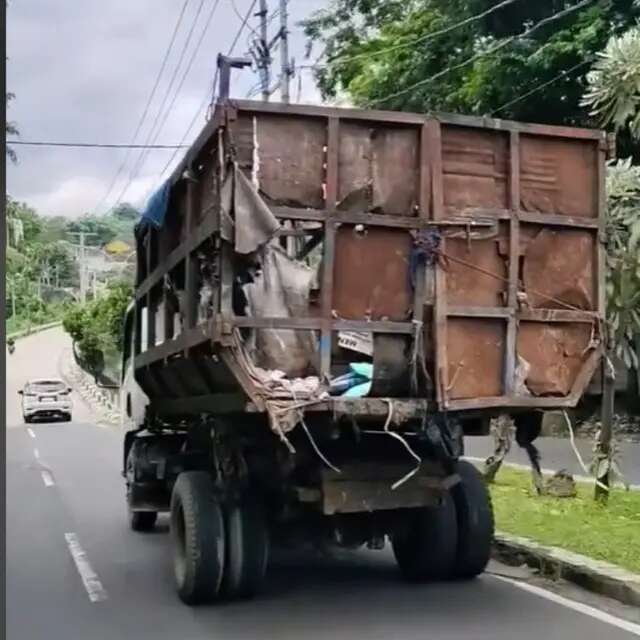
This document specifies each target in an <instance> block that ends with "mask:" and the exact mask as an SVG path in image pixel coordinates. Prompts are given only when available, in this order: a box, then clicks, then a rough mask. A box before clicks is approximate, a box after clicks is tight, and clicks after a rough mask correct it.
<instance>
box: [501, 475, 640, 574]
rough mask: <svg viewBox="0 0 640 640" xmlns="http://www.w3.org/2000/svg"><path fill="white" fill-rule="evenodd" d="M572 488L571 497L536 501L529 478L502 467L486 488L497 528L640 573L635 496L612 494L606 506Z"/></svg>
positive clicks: (585, 488)
mask: <svg viewBox="0 0 640 640" xmlns="http://www.w3.org/2000/svg"><path fill="white" fill-rule="evenodd" d="M577 484H578V486H577V489H578V496H577V497H576V498H553V497H550V496H537V495H536V494H535V493H534V491H533V490H532V487H531V475H530V474H529V473H527V472H523V471H514V470H513V469H508V468H503V469H502V470H501V472H500V475H499V476H498V479H497V480H496V482H495V484H492V485H491V498H492V501H493V509H494V513H495V519H496V528H497V529H499V530H501V531H504V532H506V533H510V534H513V535H517V536H524V537H527V538H532V539H533V540H536V541H537V542H540V543H542V544H548V545H553V546H558V547H561V548H563V549H567V550H569V551H574V552H576V553H582V554H584V555H586V556H589V557H591V558H595V559H597V560H605V561H607V562H612V563H613V564H617V565H619V566H621V567H624V568H626V569H629V570H630V571H635V572H638V571H640V536H638V534H637V531H638V528H639V527H640V491H628V492H627V491H622V490H620V489H614V490H613V491H612V492H611V497H610V499H609V502H608V504H607V506H606V507H605V506H603V505H601V504H600V503H598V502H594V500H593V489H592V486H593V485H592V484H586V483H577Z"/></svg>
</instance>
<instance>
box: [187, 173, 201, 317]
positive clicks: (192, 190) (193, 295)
mask: <svg viewBox="0 0 640 640" xmlns="http://www.w3.org/2000/svg"><path fill="white" fill-rule="evenodd" d="M196 206H197V201H196V183H195V182H194V181H193V179H192V178H187V220H186V228H187V233H186V238H185V242H186V243H188V242H189V239H190V237H191V234H192V232H193V227H194V224H195V219H196ZM184 268H185V305H186V308H185V312H184V323H185V328H186V329H192V328H193V327H195V326H196V320H197V308H198V306H197V305H198V302H197V298H198V291H197V286H198V270H197V263H196V259H195V257H194V256H193V255H192V253H191V252H188V253H187V255H186V256H185V265H184Z"/></svg>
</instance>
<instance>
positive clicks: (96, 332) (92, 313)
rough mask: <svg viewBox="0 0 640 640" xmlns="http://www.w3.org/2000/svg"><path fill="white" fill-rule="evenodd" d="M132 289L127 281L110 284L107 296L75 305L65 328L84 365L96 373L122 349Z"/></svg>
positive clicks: (67, 313)
mask: <svg viewBox="0 0 640 640" xmlns="http://www.w3.org/2000/svg"><path fill="white" fill-rule="evenodd" d="M132 294H133V289H132V287H131V285H130V284H128V283H125V282H114V283H111V284H110V285H109V288H108V290H107V293H106V295H104V296H103V297H101V298H98V299H97V300H92V301H90V302H88V303H86V304H84V305H81V304H74V305H72V306H71V307H70V308H69V309H68V310H67V312H66V313H65V315H64V318H63V327H64V329H65V331H66V332H67V333H68V334H69V335H70V336H71V338H72V339H73V341H74V344H75V346H76V348H77V351H78V352H79V356H80V358H81V360H82V363H83V365H84V366H85V367H86V368H87V370H89V371H90V372H91V373H93V374H94V375H99V374H101V373H102V372H103V368H104V364H105V360H112V359H113V355H114V354H117V353H119V352H121V351H122V347H123V333H122V332H123V321H124V314H125V311H126V309H127V306H128V304H129V302H130V301H131V296H132Z"/></svg>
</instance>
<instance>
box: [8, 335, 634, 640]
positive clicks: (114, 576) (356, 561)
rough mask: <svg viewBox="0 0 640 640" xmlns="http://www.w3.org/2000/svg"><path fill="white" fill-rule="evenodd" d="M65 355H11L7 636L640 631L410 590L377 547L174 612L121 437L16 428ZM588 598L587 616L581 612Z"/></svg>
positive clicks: (496, 590) (476, 586) (593, 634)
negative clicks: (29, 396) (136, 526)
mask: <svg viewBox="0 0 640 640" xmlns="http://www.w3.org/2000/svg"><path fill="white" fill-rule="evenodd" d="M68 346H69V344H68V341H67V340H66V339H65V337H64V336H63V335H62V334H61V332H60V331H59V330H54V331H50V332H47V333H44V334H40V335H36V336H31V337H29V338H26V339H24V340H20V341H19V342H18V346H17V350H16V353H15V354H14V355H13V356H10V357H8V371H7V374H8V385H7V389H8V391H7V394H8V395H7V413H8V417H9V421H8V428H7V555H6V558H7V613H8V620H7V638H9V640H40V639H43V640H45V639H46V640H50V639H51V638H64V639H65V640H75V639H84V638H91V639H92V640H100V639H103V638H104V639H105V640H107V639H108V640H114V638H117V639H119V638H123V639H124V638H126V639H136V640H138V639H154V640H163V639H165V638H166V639H172V640H173V639H176V638H180V639H184V640H200V639H205V638H206V639H207V640H210V639H211V638H220V639H223V640H235V639H236V638H237V639H245V638H265V639H271V638H273V639H276V638H277V639H278V640H286V639H288V638H292V639H293V638H295V639H296V640H298V639H299V638H301V637H304V638H305V639H308V640H320V639H325V638H326V639H331V640H336V639H341V638H353V639H365V638H366V639H367V640H378V639H380V640H390V639H395V638H397V639H399V640H400V639H402V640H412V639H416V640H417V639H420V640H424V639H425V638H434V639H437V640H459V639H460V638H469V639H473V640H483V639H485V638H486V639H487V640H502V639H504V640H512V639H513V638H518V639H519V640H534V639H535V640H539V639H540V638H545V640H554V639H561V640H600V639H601V638H605V637H606V638H607V640H630V639H631V638H636V637H638V635H640V625H638V624H635V625H634V623H632V622H629V620H630V619H633V616H634V615H635V614H634V613H633V612H630V611H629V610H627V609H624V608H622V607H617V606H615V605H613V604H612V603H611V602H605V601H604V600H601V599H598V598H595V597H594V596H588V595H586V594H584V593H582V592H578V591H577V590H573V591H575V593H574V592H572V593H571V594H570V595H571V598H567V597H565V596H562V595H557V594H556V593H554V592H552V591H549V590H547V588H546V585H544V584H543V585H542V587H541V586H535V585H532V584H531V583H530V582H525V583H524V584H523V583H516V584H514V583H513V582H510V581H507V580H505V579H504V578H503V577H500V576H498V575H493V574H488V575H484V576H482V577H481V578H479V579H478V580H476V581H474V582H471V583H456V582H451V583H444V584H435V585H425V586H415V585H407V584H405V583H403V582H401V581H400V580H399V578H398V574H397V571H396V568H395V565H394V562H393V560H392V558H391V556H390V554H389V553H388V552H386V551H385V552H361V553H353V554H336V555H332V556H331V557H328V558H322V557H319V555H317V554H314V553H311V552H300V553H297V554H291V555H285V556H277V557H275V558H274V560H273V561H272V563H271V565H270V569H269V582H268V587H267V589H266V592H265V593H264V594H263V595H261V596H260V597H258V598H257V599H255V600H253V601H249V602H236V603H232V604H226V605H220V606H209V607H199V608H189V607H186V606H184V605H182V604H181V603H180V602H179V601H178V599H177V597H176V595H175V593H174V588H173V582H172V575H171V564H170V547H169V536H168V535H167V524H166V519H163V520H162V521H161V523H160V525H159V527H158V530H157V531H156V532H154V533H151V534H137V533H134V532H132V531H130V530H129V529H128V526H127V522H126V516H125V508H124V491H123V483H122V479H121V478H120V476H119V472H120V434H119V433H118V430H117V429H115V428H112V427H111V428H105V427H100V426H97V425H96V424H94V423H92V422H91V420H90V412H89V411H88V410H87V408H86V407H84V406H83V405H82V404H81V401H80V400H77V402H76V411H75V415H74V421H73V422H71V423H59V424H34V425H29V426H28V427H27V426H26V425H23V424H22V423H21V419H20V412H19V409H18V406H17V399H18V396H17V395H16V393H15V392H16V391H17V389H18V388H19V387H20V386H21V385H22V384H23V383H24V381H25V380H26V379H27V378H28V377H30V376H40V375H54V374H55V372H56V371H57V366H58V361H59V358H60V356H61V353H62V352H63V350H64V349H66V348H68ZM501 570H502V569H501V567H500V566H499V565H496V567H495V568H494V572H497V573H500V572H501ZM505 570H506V568H505ZM537 584H538V585H540V584H541V583H539V582H538V583H537ZM565 593H566V592H565ZM585 599H588V600H589V601H590V603H591V604H592V605H594V606H586V605H583V604H580V601H584V600H585ZM602 608H605V609H608V611H609V612H610V613H605V612H603V611H602ZM636 622H638V619H637V618H636Z"/></svg>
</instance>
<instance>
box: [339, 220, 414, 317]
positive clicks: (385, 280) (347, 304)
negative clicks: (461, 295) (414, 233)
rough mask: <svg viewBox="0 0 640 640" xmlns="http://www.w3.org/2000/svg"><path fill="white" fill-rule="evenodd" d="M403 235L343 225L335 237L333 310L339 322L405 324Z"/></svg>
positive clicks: (406, 241) (407, 298)
mask: <svg viewBox="0 0 640 640" xmlns="http://www.w3.org/2000/svg"><path fill="white" fill-rule="evenodd" d="M411 246H412V238H411V235H410V234H409V233H408V232H407V231H402V230H396V229H383V228H381V227H375V228H373V227H367V228H363V229H362V231H359V230H357V227H355V226H347V225H343V226H341V227H340V229H338V231H337V233H336V250H335V263H334V283H333V310H334V311H335V312H336V314H337V316H338V317H339V318H345V319H354V320H355V319H365V318H368V319H371V320H382V319H385V320H398V321H399V320H407V319H408V317H409V314H410V310H411V307H412V298H411V286H410V280H409V278H410V275H409V256H410V253H411Z"/></svg>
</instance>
